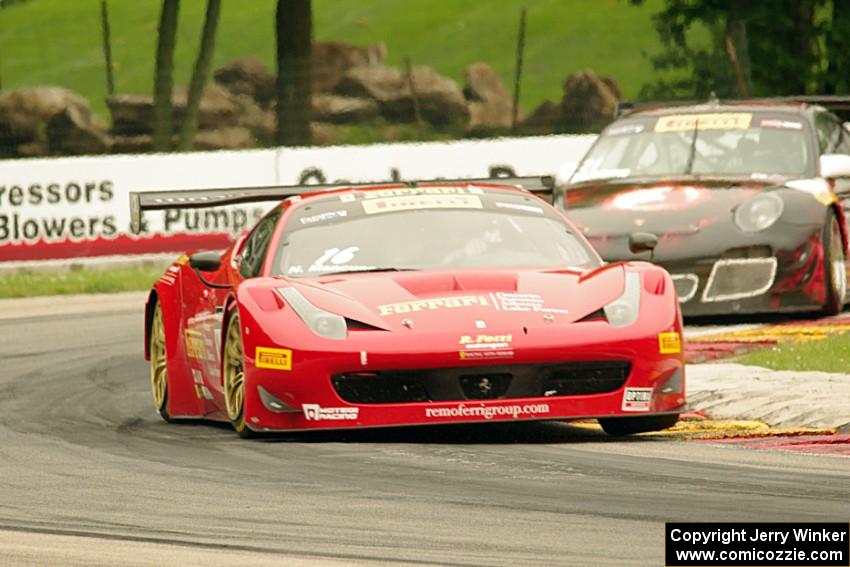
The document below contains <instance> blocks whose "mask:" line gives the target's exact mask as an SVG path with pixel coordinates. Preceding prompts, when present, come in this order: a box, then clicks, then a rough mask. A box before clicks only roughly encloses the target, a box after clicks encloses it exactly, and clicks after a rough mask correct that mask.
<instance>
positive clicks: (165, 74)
mask: <svg viewBox="0 0 850 567" xmlns="http://www.w3.org/2000/svg"><path fill="white" fill-rule="evenodd" d="M179 8H180V0H163V1H162V12H161V13H160V16H159V31H158V35H159V38H158V40H157V46H156V70H155V75H154V91H153V118H154V122H153V149H154V151H157V152H167V151H169V150H171V135H172V133H173V130H174V108H173V105H172V102H171V93H172V91H173V90H174V77H173V74H174V45H175V42H176V37H177V13H178V10H179Z"/></svg>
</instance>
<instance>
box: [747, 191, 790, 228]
mask: <svg viewBox="0 0 850 567" xmlns="http://www.w3.org/2000/svg"><path fill="white" fill-rule="evenodd" d="M784 209H785V203H784V201H783V200H782V198H781V197H779V196H778V195H774V194H773V193H764V194H762V195H759V196H757V197H755V198H753V199H750V200H749V201H747V202H745V203H742V204H741V205H740V206H739V207H738V208H737V209H735V217H734V218H735V224H737V225H738V228H740V229H741V230H743V231H744V232H758V231H760V230H764V229H766V228H770V227H771V226H773V223H775V222H776V221H777V220H778V219H779V217H780V216H781V215H782V211H783V210H784Z"/></svg>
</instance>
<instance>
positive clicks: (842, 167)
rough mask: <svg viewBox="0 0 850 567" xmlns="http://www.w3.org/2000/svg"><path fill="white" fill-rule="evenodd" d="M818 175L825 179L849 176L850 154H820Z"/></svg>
mask: <svg viewBox="0 0 850 567" xmlns="http://www.w3.org/2000/svg"><path fill="white" fill-rule="evenodd" d="M820 175H821V177H825V178H827V179H834V178H836V177H850V156H848V155H846V154H824V155H822V156H820Z"/></svg>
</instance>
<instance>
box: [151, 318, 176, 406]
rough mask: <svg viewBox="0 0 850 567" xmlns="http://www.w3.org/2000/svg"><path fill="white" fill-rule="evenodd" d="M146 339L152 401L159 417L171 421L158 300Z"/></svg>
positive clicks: (162, 325) (163, 338)
mask: <svg viewBox="0 0 850 567" xmlns="http://www.w3.org/2000/svg"><path fill="white" fill-rule="evenodd" d="M148 339H149V343H148V344H149V352H150V361H151V392H152V393H153V403H154V406H155V407H156V411H157V413H159V415H160V417H162V419H164V420H165V421H167V422H171V416H170V415H169V413H168V365H167V361H168V357H167V356H166V353H165V323H163V320H162V306H161V305H160V304H159V302H157V304H156V307H154V310H153V321H151V330H150V337H148Z"/></svg>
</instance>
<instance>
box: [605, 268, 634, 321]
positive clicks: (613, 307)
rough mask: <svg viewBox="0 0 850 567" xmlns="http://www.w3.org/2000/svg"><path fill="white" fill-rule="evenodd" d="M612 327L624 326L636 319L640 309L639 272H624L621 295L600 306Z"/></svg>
mask: <svg viewBox="0 0 850 567" xmlns="http://www.w3.org/2000/svg"><path fill="white" fill-rule="evenodd" d="M602 309H603V310H604V311H605V318H606V319H608V324H609V325H611V326H612V327H626V326H627V325H631V324H632V323H634V322H635V321H637V317H638V312H639V311H640V274H638V273H635V272H628V273H626V285H625V289H623V295H621V296H620V297H618V298H617V299H615V300H614V301H612V302H611V303H609V304H608V305H606V306H605V307H603V308H602Z"/></svg>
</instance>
